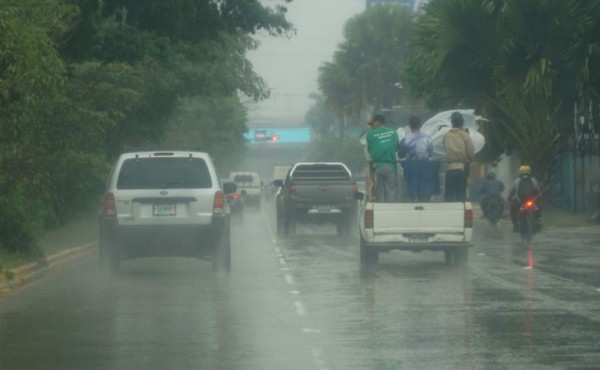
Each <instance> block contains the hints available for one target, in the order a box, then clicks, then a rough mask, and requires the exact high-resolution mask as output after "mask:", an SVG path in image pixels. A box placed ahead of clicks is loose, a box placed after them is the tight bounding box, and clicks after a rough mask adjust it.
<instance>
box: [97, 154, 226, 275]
mask: <svg viewBox="0 0 600 370" xmlns="http://www.w3.org/2000/svg"><path fill="white" fill-rule="evenodd" d="M235 191H236V187H235V184H232V183H227V184H223V187H221V183H220V180H219V177H218V175H217V172H216V170H215V167H214V165H213V162H212V160H211V158H210V156H209V155H208V154H207V153H204V152H198V151H166V150H157V151H136V152H127V153H123V154H121V155H120V157H119V158H118V160H117V161H116V162H115V164H114V166H113V168H112V170H111V173H110V175H109V177H108V182H107V184H106V192H105V195H104V205H103V207H102V210H101V212H100V217H99V221H100V238H99V247H100V266H101V268H106V267H108V268H110V270H111V271H117V270H118V269H119V265H120V261H121V260H122V259H127V258H135V257H143V256H187V257H198V258H208V259H211V260H212V261H213V267H214V268H215V269H224V270H226V271H229V270H230V268H231V246H230V237H229V224H230V214H229V206H228V204H227V201H226V199H225V194H228V193H233V192H235Z"/></svg>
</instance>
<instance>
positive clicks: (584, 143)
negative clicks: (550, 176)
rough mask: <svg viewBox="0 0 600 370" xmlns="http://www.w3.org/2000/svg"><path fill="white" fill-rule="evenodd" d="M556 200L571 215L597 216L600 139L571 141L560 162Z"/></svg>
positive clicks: (586, 137) (593, 136)
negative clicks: (581, 213)
mask: <svg viewBox="0 0 600 370" xmlns="http://www.w3.org/2000/svg"><path fill="white" fill-rule="evenodd" d="M557 176H558V181H557V183H558V185H557V186H558V187H557V189H556V199H557V200H558V202H559V205H560V206H561V207H562V208H565V209H567V210H570V211H572V212H589V211H594V212H598V210H599V208H600V135H599V134H595V133H590V134H580V135H577V136H573V137H571V138H569V139H568V140H567V141H566V142H565V143H564V144H563V146H562V148H561V151H560V154H559V158H558V172H557Z"/></svg>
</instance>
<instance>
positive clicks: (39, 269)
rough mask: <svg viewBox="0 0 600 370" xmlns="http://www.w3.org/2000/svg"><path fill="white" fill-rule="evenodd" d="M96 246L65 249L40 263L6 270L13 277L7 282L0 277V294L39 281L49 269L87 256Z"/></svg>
mask: <svg viewBox="0 0 600 370" xmlns="http://www.w3.org/2000/svg"><path fill="white" fill-rule="evenodd" d="M96 245H97V243H96V242H91V243H87V244H84V245H81V246H79V247H75V248H70V249H65V250H63V251H60V252H57V253H54V254H52V255H49V256H47V257H46V259H45V260H44V261H41V262H32V263H28V264H25V265H22V266H18V267H15V268H12V269H7V271H8V272H9V274H12V275H13V276H12V278H11V279H10V280H8V279H7V278H6V277H5V276H4V274H2V275H0V294H1V293H4V292H7V291H11V290H13V289H15V288H17V287H20V286H23V285H25V284H27V283H29V282H31V281H33V280H36V279H39V278H40V277H42V276H44V274H46V273H47V272H48V271H49V270H50V269H53V268H55V267H58V266H62V265H65V264H67V263H70V262H73V261H76V260H78V259H80V258H83V257H85V256H87V255H88V254H89V253H91V252H92V251H93V249H94V248H93V247H94V246H96Z"/></svg>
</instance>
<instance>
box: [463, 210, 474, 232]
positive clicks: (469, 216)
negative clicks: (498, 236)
mask: <svg viewBox="0 0 600 370" xmlns="http://www.w3.org/2000/svg"><path fill="white" fill-rule="evenodd" d="M465 228H473V210H472V209H465Z"/></svg>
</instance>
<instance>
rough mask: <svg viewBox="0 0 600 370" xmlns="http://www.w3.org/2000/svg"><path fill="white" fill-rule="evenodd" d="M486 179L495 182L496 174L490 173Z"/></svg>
mask: <svg viewBox="0 0 600 370" xmlns="http://www.w3.org/2000/svg"><path fill="white" fill-rule="evenodd" d="M485 177H486V178H488V179H490V180H493V179H495V178H496V174H495V173H494V171H490V172H488V173H487V174H486V175H485Z"/></svg>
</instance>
